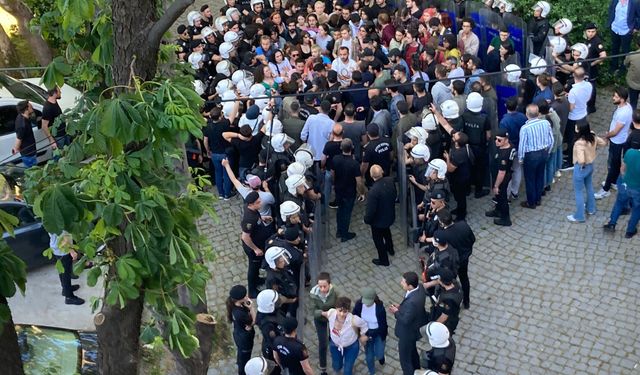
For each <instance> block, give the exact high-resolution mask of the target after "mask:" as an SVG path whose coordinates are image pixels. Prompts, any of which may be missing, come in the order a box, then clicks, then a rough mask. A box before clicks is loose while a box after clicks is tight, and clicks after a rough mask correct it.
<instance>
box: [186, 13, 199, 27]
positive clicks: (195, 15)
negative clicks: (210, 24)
mask: <svg viewBox="0 0 640 375" xmlns="http://www.w3.org/2000/svg"><path fill="white" fill-rule="evenodd" d="M201 19H202V15H201V14H200V12H198V11H197V10H192V11H191V12H189V14H188V15H187V22H188V23H189V26H195V25H196V21H197V20H201Z"/></svg>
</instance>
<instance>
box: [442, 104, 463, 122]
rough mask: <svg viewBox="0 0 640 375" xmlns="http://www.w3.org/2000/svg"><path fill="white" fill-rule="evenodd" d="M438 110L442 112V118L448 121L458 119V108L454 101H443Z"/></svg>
mask: <svg viewBox="0 0 640 375" xmlns="http://www.w3.org/2000/svg"><path fill="white" fill-rule="evenodd" d="M440 110H441V111H442V116H443V117H444V118H446V119H449V120H454V119H457V118H458V117H460V107H459V106H458V103H456V102H455V100H451V99H449V100H445V101H444V102H442V104H440Z"/></svg>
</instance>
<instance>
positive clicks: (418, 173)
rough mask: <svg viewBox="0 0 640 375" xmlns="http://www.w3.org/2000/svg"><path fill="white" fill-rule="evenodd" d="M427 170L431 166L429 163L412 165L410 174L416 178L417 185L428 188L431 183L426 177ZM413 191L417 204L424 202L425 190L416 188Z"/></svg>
mask: <svg viewBox="0 0 640 375" xmlns="http://www.w3.org/2000/svg"><path fill="white" fill-rule="evenodd" d="M427 168H429V165H428V164H427V163H423V164H419V165H412V166H411V170H410V173H409V174H411V175H412V176H413V177H415V178H416V182H417V183H419V184H420V185H425V186H426V185H427V183H428V182H429V179H428V178H427V177H426V176H425V175H424V174H425V172H426V171H427ZM413 190H414V191H415V198H416V204H417V203H418V202H422V199H424V193H425V192H424V190H422V189H420V188H418V187H416V188H415V189H413Z"/></svg>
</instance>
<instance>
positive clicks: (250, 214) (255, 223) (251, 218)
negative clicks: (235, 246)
mask: <svg viewBox="0 0 640 375" xmlns="http://www.w3.org/2000/svg"><path fill="white" fill-rule="evenodd" d="M240 227H241V228H242V231H243V232H244V233H249V235H250V236H251V240H252V241H253V243H254V244H255V245H256V246H258V247H259V248H260V249H264V243H265V241H266V240H267V239H266V238H264V233H263V232H264V231H263V230H262V229H263V228H264V226H263V225H262V224H261V221H260V213H259V212H258V211H254V210H251V209H249V208H247V207H245V209H244V213H243V215H242V221H241V222H240Z"/></svg>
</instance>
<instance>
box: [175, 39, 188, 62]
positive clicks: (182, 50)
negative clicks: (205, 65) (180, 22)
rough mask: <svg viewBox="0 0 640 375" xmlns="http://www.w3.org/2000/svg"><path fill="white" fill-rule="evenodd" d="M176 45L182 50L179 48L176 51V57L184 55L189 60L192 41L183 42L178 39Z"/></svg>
mask: <svg viewBox="0 0 640 375" xmlns="http://www.w3.org/2000/svg"><path fill="white" fill-rule="evenodd" d="M176 45H177V46H178V47H180V48H178V50H177V51H176V55H178V54H181V53H184V54H185V60H186V59H187V56H189V54H190V53H191V40H190V39H189V40H182V39H180V38H178V39H176Z"/></svg>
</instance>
